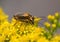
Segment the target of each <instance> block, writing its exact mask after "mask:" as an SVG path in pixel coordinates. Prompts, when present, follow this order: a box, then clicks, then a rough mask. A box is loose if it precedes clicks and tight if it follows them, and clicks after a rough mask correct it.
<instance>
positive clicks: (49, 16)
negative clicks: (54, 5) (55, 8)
mask: <svg viewBox="0 0 60 42" xmlns="http://www.w3.org/2000/svg"><path fill="white" fill-rule="evenodd" d="M47 18H48V19H49V20H54V19H55V16H53V15H48V17H47Z"/></svg>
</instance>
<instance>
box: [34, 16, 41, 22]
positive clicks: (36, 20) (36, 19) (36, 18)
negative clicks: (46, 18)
mask: <svg viewBox="0 0 60 42" xmlns="http://www.w3.org/2000/svg"><path fill="white" fill-rule="evenodd" d="M34 18H35V19H34V21H35V22H39V21H40V20H41V19H42V18H38V17H36V16H35V17H34Z"/></svg>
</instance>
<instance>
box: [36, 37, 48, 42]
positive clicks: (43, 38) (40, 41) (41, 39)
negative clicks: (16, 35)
mask: <svg viewBox="0 0 60 42" xmlns="http://www.w3.org/2000/svg"><path fill="white" fill-rule="evenodd" d="M37 42H49V41H48V40H47V39H46V38H45V37H40V39H38V41H37Z"/></svg>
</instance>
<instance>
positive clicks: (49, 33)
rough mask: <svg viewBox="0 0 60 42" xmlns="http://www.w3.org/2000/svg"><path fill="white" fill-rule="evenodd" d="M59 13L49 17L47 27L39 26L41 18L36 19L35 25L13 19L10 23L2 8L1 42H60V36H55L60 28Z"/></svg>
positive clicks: (0, 20) (0, 17)
mask: <svg viewBox="0 0 60 42" xmlns="http://www.w3.org/2000/svg"><path fill="white" fill-rule="evenodd" d="M59 16H60V15H59V13H58V12H57V13H55V15H54V16H52V15H49V16H48V20H49V21H50V22H51V24H50V23H49V22H45V23H44V25H45V27H41V26H39V25H38V23H39V20H41V18H37V17H35V19H34V25H32V24H30V23H25V22H21V21H16V20H15V19H14V18H12V20H11V22H9V21H8V15H6V14H5V13H4V12H3V10H2V8H0V42H60V35H54V33H55V32H56V30H57V29H58V28H60V22H58V20H59V18H60V17H59Z"/></svg>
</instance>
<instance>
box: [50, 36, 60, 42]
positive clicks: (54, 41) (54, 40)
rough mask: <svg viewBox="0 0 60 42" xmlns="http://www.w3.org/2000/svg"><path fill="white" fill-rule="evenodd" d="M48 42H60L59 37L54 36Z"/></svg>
mask: <svg viewBox="0 0 60 42" xmlns="http://www.w3.org/2000/svg"><path fill="white" fill-rule="evenodd" d="M50 42H60V35H56V36H55V37H54V38H52V39H51V40H50Z"/></svg>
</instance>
